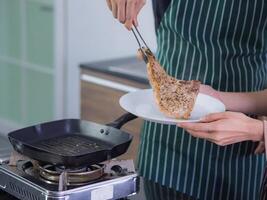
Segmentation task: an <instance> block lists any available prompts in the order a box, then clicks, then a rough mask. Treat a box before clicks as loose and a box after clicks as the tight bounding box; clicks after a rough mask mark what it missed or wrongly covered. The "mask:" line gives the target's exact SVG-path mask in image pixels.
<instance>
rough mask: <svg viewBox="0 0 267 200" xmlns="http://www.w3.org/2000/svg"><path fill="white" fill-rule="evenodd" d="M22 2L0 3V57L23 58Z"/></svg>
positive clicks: (9, 0)
mask: <svg viewBox="0 0 267 200" xmlns="http://www.w3.org/2000/svg"><path fill="white" fill-rule="evenodd" d="M20 19H21V10H20V0H1V1H0V56H4V57H8V58H15V59H20V57H21V21H20Z"/></svg>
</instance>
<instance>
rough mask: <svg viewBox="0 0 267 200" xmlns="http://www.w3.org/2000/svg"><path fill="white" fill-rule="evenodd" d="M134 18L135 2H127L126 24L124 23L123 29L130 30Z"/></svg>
mask: <svg viewBox="0 0 267 200" xmlns="http://www.w3.org/2000/svg"><path fill="white" fill-rule="evenodd" d="M134 16H135V1H133V0H129V1H127V5H126V22H125V27H126V28H127V29H128V30H131V28H132V26H133V20H134Z"/></svg>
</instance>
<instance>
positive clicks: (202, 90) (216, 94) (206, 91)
mask: <svg viewBox="0 0 267 200" xmlns="http://www.w3.org/2000/svg"><path fill="white" fill-rule="evenodd" d="M199 92H200V93H202V94H206V95H209V96H212V97H214V98H216V99H219V100H220V101H222V99H221V97H220V92H219V91H217V90H215V89H213V88H212V87H211V86H209V85H203V84H201V85H200V89H199Z"/></svg>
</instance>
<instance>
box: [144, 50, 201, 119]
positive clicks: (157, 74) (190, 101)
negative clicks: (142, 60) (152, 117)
mask: <svg viewBox="0 0 267 200" xmlns="http://www.w3.org/2000/svg"><path fill="white" fill-rule="evenodd" d="M145 51H146V54H147V57H148V64H147V71H148V78H149V82H150V85H151V86H152V88H153V93H154V96H155V99H156V103H157V105H158V106H159V109H160V110H161V112H163V113H164V114H165V115H166V116H168V117H173V118H177V119H180V118H183V119H188V118H189V117H190V113H191V112H192V110H193V107H194V104H195V101H196V97H197V95H198V92H199V88H200V82H199V81H195V80H193V81H184V80H177V79H175V78H174V77H171V76H169V75H168V74H167V73H166V72H165V70H164V69H163V68H162V67H161V66H160V64H159V63H158V62H157V60H156V59H155V57H154V55H153V54H152V53H151V52H150V51H149V50H148V49H145Z"/></svg>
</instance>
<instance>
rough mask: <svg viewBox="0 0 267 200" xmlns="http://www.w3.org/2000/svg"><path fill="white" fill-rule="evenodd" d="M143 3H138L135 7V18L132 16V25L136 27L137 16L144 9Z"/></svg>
mask: <svg viewBox="0 0 267 200" xmlns="http://www.w3.org/2000/svg"><path fill="white" fill-rule="evenodd" d="M144 5H145V1H139V2H138V3H137V4H136V6H135V16H134V25H135V26H138V20H137V16H138V15H139V13H140V11H141V9H142V8H143V7H144Z"/></svg>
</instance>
